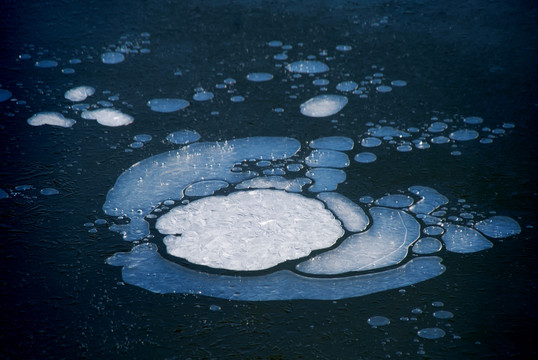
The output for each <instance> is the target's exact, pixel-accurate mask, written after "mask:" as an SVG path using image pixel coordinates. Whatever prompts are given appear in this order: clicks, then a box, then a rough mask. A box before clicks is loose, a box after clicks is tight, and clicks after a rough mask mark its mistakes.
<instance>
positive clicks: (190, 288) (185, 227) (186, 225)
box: [103, 133, 520, 300]
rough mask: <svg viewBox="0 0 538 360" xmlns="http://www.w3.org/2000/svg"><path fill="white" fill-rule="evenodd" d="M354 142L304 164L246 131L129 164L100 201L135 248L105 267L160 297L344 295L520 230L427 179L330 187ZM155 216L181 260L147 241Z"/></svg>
mask: <svg viewBox="0 0 538 360" xmlns="http://www.w3.org/2000/svg"><path fill="white" fill-rule="evenodd" d="M180 134H181V133H180ZM183 134H188V133H183ZM353 146H354V142H353V140H352V139H350V138H346V137H326V138H320V139H316V140H314V141H312V142H311V143H310V145H309V147H310V150H308V149H307V150H308V154H307V155H306V156H304V158H303V159H301V158H299V156H298V155H299V152H300V150H301V145H300V143H299V142H298V141H297V140H295V139H293V138H286V137H251V138H244V139H235V140H229V141H224V142H202V143H194V144H191V145H188V146H184V147H182V148H180V149H178V150H171V151H168V152H165V153H162V154H159V155H155V156H152V157H150V158H147V159H145V160H143V161H141V162H139V163H136V164H134V165H133V166H132V167H131V168H129V169H128V170H126V171H125V172H124V173H123V174H122V175H121V176H120V177H119V178H118V179H117V181H116V184H115V185H114V187H113V188H112V189H111V190H110V191H109V192H108V194H107V199H106V203H105V204H104V206H103V209H104V211H105V213H106V214H108V215H112V216H116V217H117V220H116V221H115V222H116V224H113V225H112V226H111V227H110V229H111V230H113V231H117V232H120V233H121V234H122V235H123V237H124V239H125V240H128V241H134V242H135V245H134V247H133V248H132V250H131V251H130V252H128V253H117V254H115V255H114V256H112V257H110V258H109V259H108V260H107V262H108V263H109V264H111V265H115V266H123V271H122V274H123V279H124V281H125V282H127V283H129V284H133V285H136V286H139V287H142V288H145V289H148V290H150V291H153V292H157V293H190V294H201V295H206V296H211V297H218V298H225V299H236V300H284V299H323V300H328V299H342V298H348V297H356V296H362V295H367V294H371V293H375V292H379V291H384V290H388V289H394V288H401V287H405V286H408V285H411V284H415V283H418V282H421V281H424V280H428V279H431V278H433V277H436V276H438V275H440V274H442V273H443V272H444V271H445V267H444V266H443V265H442V264H441V261H442V259H441V258H440V257H439V256H437V255H435V254H436V253H438V252H440V251H441V250H442V248H443V247H444V248H445V249H446V251H449V252H455V253H473V252H477V251H482V250H485V249H488V248H490V247H492V246H493V243H492V241H491V240H492V239H499V238H506V237H509V236H512V235H515V234H518V233H519V232H520V227H519V224H518V223H517V222H516V221H515V220H513V219H512V218H509V217H506V216H496V215H494V216H489V217H486V216H484V215H483V214H479V213H476V212H473V211H471V210H470V209H467V207H466V206H465V205H466V204H463V205H462V206H461V208H460V209H458V212H457V215H450V214H451V212H454V211H455V209H454V208H447V207H446V205H447V204H448V203H449V200H448V198H447V197H445V196H444V195H442V194H440V193H439V192H437V191H436V190H435V189H432V188H429V187H425V186H411V187H409V189H407V191H405V192H402V193H398V194H387V195H385V196H383V197H381V198H379V199H377V200H374V199H372V198H370V197H368V196H364V197H362V198H360V199H359V203H360V205H359V204H358V203H356V202H354V201H353V200H352V199H349V198H347V197H345V196H344V195H342V194H339V193H337V192H335V190H336V189H337V187H338V184H339V183H342V182H343V181H344V180H345V179H346V173H345V172H344V171H343V169H344V168H345V167H347V166H349V165H350V162H349V158H348V155H347V154H346V152H347V151H350V150H352V148H353ZM178 204H179V205H178ZM459 204H460V205H461V203H459ZM175 205H177V206H175ZM171 206H175V207H173V208H172V209H171V210H170V211H168V212H165V211H166V210H169V208H170V207H171ZM155 218H157V220H156V223H155V228H156V229H157V230H158V231H159V232H160V233H161V234H163V235H165V237H164V240H163V242H164V245H165V247H166V251H167V253H168V254H169V255H172V256H173V257H177V258H180V259H182V260H181V261H182V262H183V263H182V264H180V263H176V262H173V261H171V260H167V259H165V258H164V257H162V256H161V255H160V254H159V252H158V246H157V244H156V243H154V242H151V241H150V239H151V238H153V236H152V235H150V226H149V223H148V221H147V220H148V219H149V220H153V219H155ZM464 221H466V222H464ZM148 235H149V236H148ZM409 251H412V252H413V253H414V255H413V256H409ZM189 263H190V264H193V265H196V266H198V268H197V269H194V268H192V267H191V265H188V264H189ZM199 266H204V267H205V268H204V269H206V271H205V270H200V269H199ZM212 269H213V270H212ZM223 270H224V271H228V272H231V274H223V273H222V271H223ZM364 271H367V272H368V273H363V274H361V272H364Z"/></svg>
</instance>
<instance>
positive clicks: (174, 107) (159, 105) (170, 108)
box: [147, 99, 190, 113]
mask: <svg viewBox="0 0 538 360" xmlns="http://www.w3.org/2000/svg"><path fill="white" fill-rule="evenodd" d="M147 105H148V106H149V107H150V108H151V110H153V111H156V112H162V113H169V112H174V111H178V110H181V109H184V108H186V107H187V106H189V105H190V104H189V102H188V101H187V100H183V99H152V100H150V101H148V102H147Z"/></svg>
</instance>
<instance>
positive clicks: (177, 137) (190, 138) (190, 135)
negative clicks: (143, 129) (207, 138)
mask: <svg viewBox="0 0 538 360" xmlns="http://www.w3.org/2000/svg"><path fill="white" fill-rule="evenodd" d="M200 137H201V136H200V134H198V132H197V131H196V130H179V131H176V132H173V133H171V134H168V136H166V140H168V141H170V142H171V143H172V144H178V145H187V144H190V143H193V142H196V141H198V140H200Z"/></svg>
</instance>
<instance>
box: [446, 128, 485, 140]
mask: <svg viewBox="0 0 538 360" xmlns="http://www.w3.org/2000/svg"><path fill="white" fill-rule="evenodd" d="M449 137H450V138H451V139H452V140H456V141H469V140H474V139H476V138H478V132H477V131H476V130H471V129H460V130H456V131H454V132H451V133H450V135H449Z"/></svg>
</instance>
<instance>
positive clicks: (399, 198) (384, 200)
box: [375, 194, 413, 209]
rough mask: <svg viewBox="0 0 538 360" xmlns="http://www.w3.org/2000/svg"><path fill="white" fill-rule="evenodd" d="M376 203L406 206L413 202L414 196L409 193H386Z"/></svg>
mask: <svg viewBox="0 0 538 360" xmlns="http://www.w3.org/2000/svg"><path fill="white" fill-rule="evenodd" d="M375 203H376V205H380V206H387V207H391V208H397V209H398V208H404V207H408V206H410V205H412V204H413V198H412V197H411V196H407V195H401V194H395V195H385V196H383V197H381V198H379V199H377V200H376V201H375Z"/></svg>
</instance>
